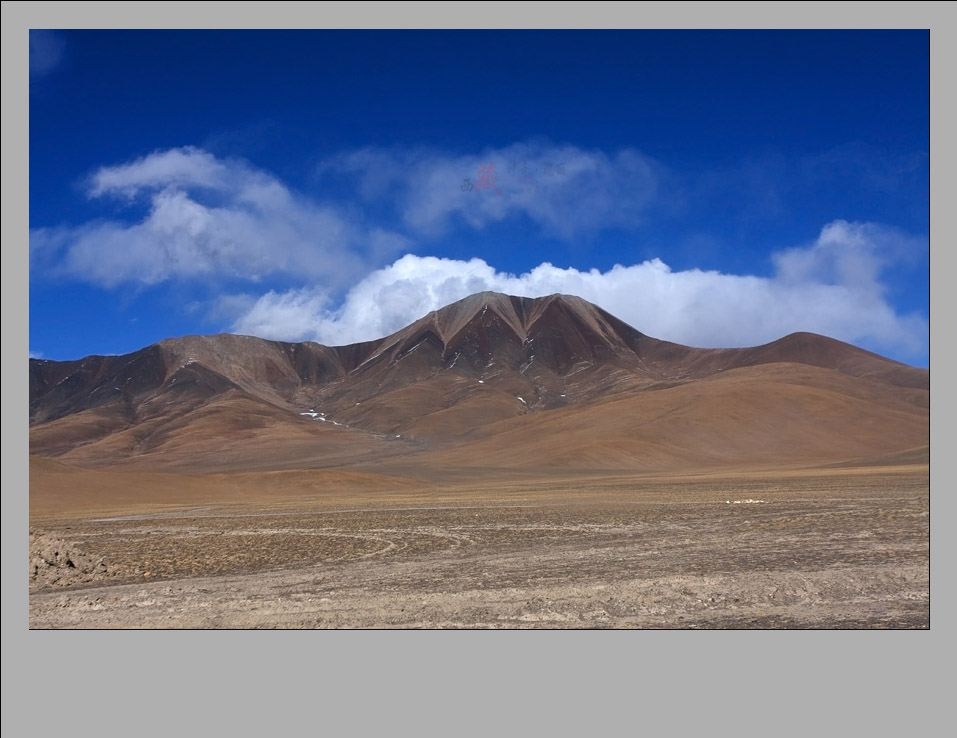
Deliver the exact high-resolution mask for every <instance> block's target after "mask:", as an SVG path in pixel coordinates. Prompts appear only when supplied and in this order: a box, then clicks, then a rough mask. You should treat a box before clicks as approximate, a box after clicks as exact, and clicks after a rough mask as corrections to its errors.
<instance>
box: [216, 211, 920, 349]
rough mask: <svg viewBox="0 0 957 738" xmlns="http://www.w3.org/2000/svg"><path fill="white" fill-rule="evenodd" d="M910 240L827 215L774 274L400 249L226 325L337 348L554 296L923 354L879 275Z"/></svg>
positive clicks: (722, 328) (687, 323)
mask: <svg viewBox="0 0 957 738" xmlns="http://www.w3.org/2000/svg"><path fill="white" fill-rule="evenodd" d="M917 240H918V239H915V238H914V237H911V236H909V235H907V234H904V233H901V232H900V231H897V230H895V229H891V228H888V227H885V226H881V225H878V224H874V223H847V222H844V221H835V222H833V223H830V224H828V225H827V226H825V227H824V228H823V229H822V231H821V233H820V235H819V236H818V238H817V239H816V240H815V241H814V242H813V243H810V244H806V245H803V246H800V247H796V248H793V249H789V250H786V251H783V252H780V253H778V254H776V255H775V256H774V263H775V267H776V272H775V274H774V275H773V276H771V277H758V276H752V275H736V274H723V273H720V272H717V271H702V270H698V269H690V270H685V271H677V272H676V271H672V270H671V269H670V268H669V267H668V265H667V264H665V263H664V262H663V261H661V260H660V259H653V260H650V261H646V262H643V263H641V264H635V265H631V266H615V267H614V268H612V269H610V270H608V271H605V272H600V271H598V270H595V269H593V270H591V271H579V270H577V269H560V268H558V267H555V266H552V265H551V264H548V263H544V264H540V265H539V266H537V267H535V268H534V269H532V270H531V271H529V272H527V273H525V274H521V275H513V274H507V273H502V272H499V271H496V269H495V268H494V267H492V266H490V265H489V264H487V263H486V262H485V261H483V260H481V259H472V260H471V261H461V260H454V259H440V258H436V257H430V256H425V257H422V256H414V255H411V254H407V255H405V256H403V257H402V258H400V259H399V260H397V261H396V262H395V263H393V264H392V265H390V266H388V267H386V268H384V269H379V270H377V271H374V272H372V273H371V274H369V275H368V276H367V277H365V278H364V279H363V280H361V281H360V282H359V283H358V284H356V285H355V286H354V287H353V288H352V289H351V290H350V291H349V293H348V294H347V296H346V298H345V300H344V302H343V303H342V304H341V306H338V307H336V306H334V305H333V303H332V302H331V300H330V298H329V296H328V294H326V293H325V292H323V291H322V290H318V289H310V288H301V289H296V290H291V291H287V292H281V293H280V292H269V293H268V294H266V295H264V296H262V297H260V298H259V299H258V300H256V301H255V302H254V303H252V305H251V306H246V307H245V309H244V311H243V312H242V314H240V315H238V317H237V318H236V319H235V321H234V322H233V325H232V329H233V330H234V331H235V332H238V333H251V334H254V335H260V336H264V337H269V338H275V339H283V340H307V339H308V340H315V341H319V342H321V343H326V344H332V345H340V344H346V343H353V342H357V341H363V340H370V339H374V338H378V337H381V336H384V335H387V334H389V333H391V332H394V331H396V330H398V329H400V328H402V327H403V326H405V325H407V324H408V323H410V322H412V321H414V320H416V319H417V318H419V317H421V316H423V315H424V314H426V313H428V312H429V311H431V310H434V309H437V308H439V307H442V306H443V305H446V304H448V303H450V302H453V301H455V300H457V299H460V298H463V297H466V296H467V295H469V294H472V293H474V292H478V291H481V290H494V291H499V292H505V293H508V294H514V295H525V296H529V297H536V296H543V295H548V294H552V293H556V292H558V293H566V294H574V295H578V296H580V297H583V298H585V299H586V300H590V301H591V302H594V303H596V304H598V305H600V306H601V307H603V308H605V309H606V310H608V311H609V312H611V313H613V314H615V315H617V316H618V317H620V318H622V319H623V320H625V321H626V322H628V323H630V324H631V325H633V326H634V327H636V328H638V329H639V330H641V331H642V332H644V333H646V334H649V335H652V336H655V337H658V338H663V339H667V340H671V341H676V342H679V343H684V344H688V345H693V346H701V347H721V346H748V345H756V344H759V343H763V342H766V341H771V340H774V339H777V338H780V337H782V336H784V335H786V334H788V333H792V332H795V331H812V332H815V333H821V334H824V335H828V336H832V337H835V338H838V339H841V340H844V341H848V342H852V343H857V344H865V345H869V346H873V347H874V348H875V350H885V351H896V352H902V353H903V354H906V355H913V356H919V355H920V354H921V352H923V351H926V349H927V322H926V320H925V319H924V318H922V317H921V316H919V315H901V314H898V313H897V312H895V310H894V309H893V308H892V307H891V305H890V304H889V303H888V302H887V300H886V299H885V297H884V286H883V284H882V282H881V274H882V269H883V268H884V267H886V266H887V265H888V264H889V263H891V261H892V260H893V259H894V258H895V255H899V253H900V251H901V250H902V249H906V248H909V247H911V246H913V245H914V244H915V243H916V242H917Z"/></svg>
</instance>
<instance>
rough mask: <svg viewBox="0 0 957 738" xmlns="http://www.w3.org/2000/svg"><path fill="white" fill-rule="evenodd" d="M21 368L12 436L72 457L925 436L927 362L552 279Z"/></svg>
mask: <svg viewBox="0 0 957 738" xmlns="http://www.w3.org/2000/svg"><path fill="white" fill-rule="evenodd" d="M30 377H31V381H30V423H31V438H30V443H31V453H34V454H38V455H40V456H46V457H58V458H61V459H62V460H64V461H67V462H69V463H73V464H78V465H81V466H113V465H123V466H127V467H136V468H143V469H146V468H158V469H175V470H184V471H185V470H202V469H215V470H226V469H237V468H248V469H255V468H264V469H281V468H297V467H303V468H312V467H320V466H340V465H343V464H351V465H356V464H369V463H385V462H386V461H387V460H388V459H392V458H394V457H396V456H398V455H404V456H409V455H410V454H420V456H417V457H414V458H418V459H420V461H423V463H424V460H425V456H421V454H425V453H428V454H429V459H430V462H429V463H432V462H433V461H434V462H435V463H442V464H450V465H460V464H461V465H465V466H471V465H474V464H475V463H486V462H484V461H482V459H495V460H496V461H495V463H498V464H501V465H502V466H503V467H505V468H508V467H518V466H523V465H531V466H541V465H565V466H569V465H571V466H574V465H584V466H586V467H593V466H596V465H597V466H601V465H612V466H616V465H617V466H622V465H623V466H624V467H628V468H632V467H635V468H637V467H644V466H647V465H648V464H649V463H651V464H652V465H654V464H659V465H660V466H661V468H673V467H675V466H676V465H682V464H685V465H687V464H705V465H709V464H718V463H725V462H727V461H728V460H733V459H737V460H739V461H740V462H742V463H759V462H760V461H761V460H768V459H785V458H786V459H793V460H807V459H815V458H819V459H821V460H828V461H838V460H843V459H847V458H851V457H855V456H860V457H865V456H874V455H879V454H884V453H888V452H894V451H901V450H904V449H907V448H913V447H916V446H920V445H922V444H926V443H927V442H928V441H927V438H926V430H927V427H928V422H927V416H928V407H929V373H928V372H927V370H922V369H915V368H913V367H908V366H906V365H903V364H899V363H897V362H893V361H890V360H888V359H885V358H883V357H880V356H878V355H876V354H872V353H869V352H866V351H863V350H861V349H858V348H856V347H854V346H850V345H848V344H845V343H841V342H839V341H835V340H833V339H829V338H825V337H823V336H816V335H813V334H806V333H805V334H793V335H791V336H787V337H785V338H782V339H780V340H779V341H775V342H773V343H770V344H766V345H764V346H759V347H755V348H746V349H697V348H690V347H687V346H680V345H678V344H673V343H669V342H666V341H661V340H658V339H655V338H651V337H648V336H645V335H643V334H641V333H640V332H638V331H637V330H635V329H634V328H632V327H630V326H628V325H627V324H625V323H623V322H622V321H620V320H618V319H617V318H615V317H614V316H612V315H610V314H608V313H607V312H605V311H604V310H601V309H600V308H598V307H596V306H594V305H592V304H590V303H588V302H586V301H584V300H581V299H580V298H576V297H570V296H566V295H552V296H550V297H545V298H537V299H530V298H522V297H510V296H506V295H500V294H496V293H479V294H476V295H472V296H471V297H469V298H466V299H464V300H460V301H458V302H456V303H453V304H452V305H449V306H447V307H445V308H442V309H441V310H437V311H435V312H433V313H430V314H429V315H426V316H424V317H423V318H421V319H420V320H418V321H416V322H415V323H413V324H411V325H409V326H408V327H406V328H404V329H403V330H401V331H398V332H397V333H394V334H393V335H391V336H387V337H385V338H382V339H379V340H376V341H369V342H366V343H362V344H355V345H351V346H341V347H327V346H321V345H319V344H316V343H299V344H293V343H283V342H276V341H265V340H262V339H257V338H252V337H248V336H233V335H218V336H206V337H201V336H187V337H185V338H181V339H170V340H166V341H162V342H160V343H158V344H155V345H153V346H150V347H148V348H145V349H143V350H141V351H138V352H136V353H134V354H130V355H126V356H109V357H97V356H94V357H87V358H86V359H82V360H79V361H71V362H53V361H42V360H41V361H38V360H31V362H30ZM466 444H467V445H466ZM655 459H657V461H654V460H655ZM487 463H492V462H491V461H489V462H487Z"/></svg>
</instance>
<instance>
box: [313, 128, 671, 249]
mask: <svg viewBox="0 0 957 738" xmlns="http://www.w3.org/2000/svg"><path fill="white" fill-rule="evenodd" d="M320 173H321V174H323V175H330V174H332V175H335V174H338V175H344V176H346V177H347V178H349V179H351V180H353V181H354V183H355V187H356V190H357V191H358V193H359V194H360V196H361V197H363V198H364V199H365V200H367V201H369V202H379V201H386V202H389V203H391V204H392V205H393V206H394V207H395V209H396V213H395V214H396V215H397V217H398V218H399V219H400V220H401V222H402V223H403V224H404V225H405V226H406V227H407V228H409V229H411V230H412V231H413V232H415V233H417V234H419V235H422V236H433V237H436V236H440V235H442V234H444V233H445V232H447V231H448V230H449V228H451V227H452V226H453V225H455V224H456V223H464V224H467V225H468V226H470V227H471V228H475V229H481V228H484V227H485V226H486V225H488V224H490V223H494V222H497V221H501V220H504V219H506V218H515V217H527V218H528V219H530V220H531V221H532V222H534V223H535V224H537V225H538V226H539V227H540V228H541V229H542V231H543V232H545V233H546V234H548V235H552V236H559V237H562V238H572V237H574V236H576V235H579V234H581V233H586V232H594V231H597V230H600V229H603V228H609V227H634V226H636V225H637V224H639V223H640V222H641V220H642V218H643V217H644V215H645V212H646V211H647V209H648V207H649V206H650V205H651V204H652V203H653V202H654V201H655V199H656V196H657V194H658V189H659V186H660V183H661V180H662V179H663V178H664V177H665V176H666V175H665V173H664V169H663V168H662V167H660V166H659V165H658V164H656V163H655V162H654V161H653V160H651V159H649V158H648V157H646V156H644V155H643V154H641V153H639V152H637V151H635V150H633V149H624V150H621V151H619V152H618V153H616V154H614V155H611V156H609V155H608V154H606V153H604V152H602V151H588V150H584V149H580V148H578V147H575V146H556V145H551V144H546V143H542V142H536V141H531V142H523V143H516V144H512V145H510V146H506V147H498V148H487V149H485V150H484V151H482V152H481V153H479V154H476V155H468V156H453V155H449V154H445V153H440V152H436V151H431V150H428V149H422V148H420V149H388V150H386V149H372V148H367V149H362V150H359V151H354V152H351V153H348V154H344V155H342V156H339V157H337V158H335V159H333V160H330V161H328V162H326V163H324V164H323V165H322V167H321V168H320ZM469 187H471V189H469Z"/></svg>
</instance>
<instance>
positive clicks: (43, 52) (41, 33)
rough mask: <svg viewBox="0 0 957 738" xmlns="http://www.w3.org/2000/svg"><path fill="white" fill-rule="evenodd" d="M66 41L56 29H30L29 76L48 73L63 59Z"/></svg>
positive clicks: (40, 75) (39, 75)
mask: <svg viewBox="0 0 957 738" xmlns="http://www.w3.org/2000/svg"><path fill="white" fill-rule="evenodd" d="M65 48H66V43H65V42H64V40H63V37H62V36H61V35H60V34H59V33H57V32H56V31H50V30H46V29H40V28H31V29H30V77H31V78H32V77H42V76H43V75H46V74H49V73H50V72H52V71H53V70H54V69H56V68H57V66H58V65H59V64H60V62H61V61H62V59H63V52H64V49H65Z"/></svg>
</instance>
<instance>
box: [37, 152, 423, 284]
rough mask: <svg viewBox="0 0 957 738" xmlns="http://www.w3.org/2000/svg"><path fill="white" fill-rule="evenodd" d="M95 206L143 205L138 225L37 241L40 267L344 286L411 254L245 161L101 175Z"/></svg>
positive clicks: (71, 272)
mask: <svg viewBox="0 0 957 738" xmlns="http://www.w3.org/2000/svg"><path fill="white" fill-rule="evenodd" d="M88 194H89V195H90V197H103V196H113V197H119V198H121V199H123V200H126V201H133V200H136V199H138V198H145V199H146V201H147V202H148V204H149V210H148V213H147V214H146V216H145V217H144V218H143V219H142V220H140V221H139V222H137V223H132V224H129V223H123V222H119V221H115V220H105V221H95V222H91V223H86V224H84V225H81V226H76V227H59V228H39V229H34V230H32V231H31V234H30V247H31V258H32V260H33V262H34V264H35V265H39V264H41V263H42V264H45V265H52V271H53V272H54V273H60V274H64V275H67V276H71V277H74V278H79V279H82V280H85V281H88V282H91V283H93V284H97V285H100V286H104V287H113V286H116V285H118V284H121V283H124V282H138V283H142V284H156V283H158V282H162V281H164V280H168V279H173V278H193V277H197V276H199V277H208V276H212V275H221V276H231V277H238V278H244V279H248V280H252V281H257V280H259V279H262V278H264V277H266V276H268V275H274V274H285V275H295V276H297V277H304V278H307V279H310V280H313V281H322V282H323V283H327V284H336V285H339V286H342V285H345V284H348V283H349V282H351V281H354V280H355V279H356V278H357V277H358V276H359V275H360V274H361V273H362V272H363V271H364V269H365V268H367V266H366V262H367V260H375V259H381V258H382V257H383V256H392V255H394V254H395V253H397V252H398V251H400V250H403V249H407V248H408V245H409V242H408V241H407V240H406V239H405V238H404V237H402V236H401V235H399V234H395V233H390V232H388V231H384V230H382V229H381V228H369V227H366V226H365V225H363V224H362V222H361V219H360V218H357V217H356V216H355V214H349V217H347V216H346V214H345V213H344V212H343V211H342V210H341V209H340V208H337V207H333V206H329V205H322V204H317V203H315V202H313V201H311V200H309V199H307V198H305V197H303V196H300V195H297V194H296V193H294V192H292V191H290V190H289V189H288V188H287V187H285V185H283V184H282V183H281V182H279V181H278V180H277V179H275V178H274V177H272V176H270V175H269V174H267V173H265V172H262V171H259V170H256V169H253V168H252V167H250V166H249V165H248V164H246V163H244V162H241V161H233V160H223V159H218V158H216V157H214V156H213V155H211V154H209V153H208V152H205V151H202V150H200V149H196V148H192V147H185V148H179V149H170V150H168V151H162V152H156V153H153V154H150V155H149V156H145V157H143V158H140V159H138V160H136V161H133V162H130V163H127V164H124V165H121V166H116V167H104V168H102V169H100V170H99V171H97V172H96V173H95V174H94V175H93V176H92V177H91V178H90V181H89V185H88Z"/></svg>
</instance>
